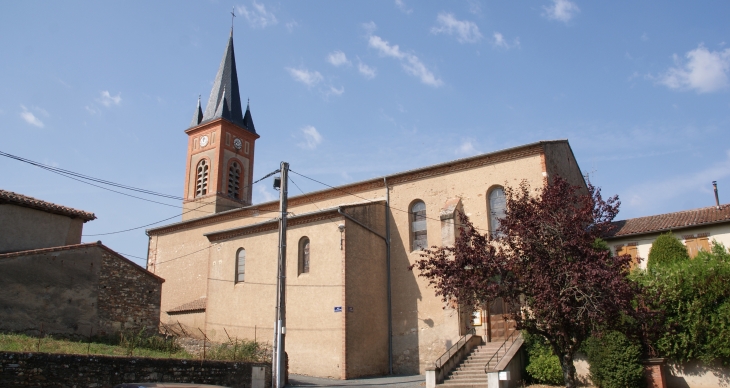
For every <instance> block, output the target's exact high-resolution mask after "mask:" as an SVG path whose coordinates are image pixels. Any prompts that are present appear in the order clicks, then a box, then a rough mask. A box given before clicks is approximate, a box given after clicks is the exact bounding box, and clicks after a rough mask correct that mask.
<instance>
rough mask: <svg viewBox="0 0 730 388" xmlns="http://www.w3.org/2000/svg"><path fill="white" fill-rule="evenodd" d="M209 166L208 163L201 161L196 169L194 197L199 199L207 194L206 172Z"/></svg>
mask: <svg viewBox="0 0 730 388" xmlns="http://www.w3.org/2000/svg"><path fill="white" fill-rule="evenodd" d="M209 169H210V166H209V165H208V161H207V160H205V159H203V160H201V161H200V162H198V168H197V169H196V176H197V180H196V185H195V196H196V197H200V196H203V195H206V194H208V170H209Z"/></svg>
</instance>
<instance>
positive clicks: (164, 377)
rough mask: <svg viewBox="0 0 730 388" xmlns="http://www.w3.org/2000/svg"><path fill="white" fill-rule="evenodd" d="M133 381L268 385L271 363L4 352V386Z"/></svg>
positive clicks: (92, 386)
mask: <svg viewBox="0 0 730 388" xmlns="http://www.w3.org/2000/svg"><path fill="white" fill-rule="evenodd" d="M133 382H134V383H139V382H175V383H199V384H212V385H223V386H227V387H232V388H264V387H268V386H270V385H271V364H268V363H247V362H226V361H200V360H178V359H160V358H136V357H112V356H93V355H92V356H84V355H72V354H47V353H15V352H0V386H2V387H63V388H66V387H68V388H82V387H83V388H87V387H88V388H107V387H109V388H111V387H113V386H114V385H116V384H121V383H133Z"/></svg>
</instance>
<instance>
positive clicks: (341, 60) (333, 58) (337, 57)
mask: <svg viewBox="0 0 730 388" xmlns="http://www.w3.org/2000/svg"><path fill="white" fill-rule="evenodd" d="M327 62H329V63H331V64H332V66H336V67H339V66H342V65H349V64H350V61H349V60H348V59H347V55H345V53H343V52H342V51H339V50H337V51H333V52H331V53H330V54H329V55H328V56H327Z"/></svg>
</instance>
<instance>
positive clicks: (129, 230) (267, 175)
mask: <svg viewBox="0 0 730 388" xmlns="http://www.w3.org/2000/svg"><path fill="white" fill-rule="evenodd" d="M278 172H279V170H278V169H277V170H274V171H272V172H270V173H268V174H266V175H265V176H263V177H261V178H260V179H258V180H256V181H255V182H252V183H251V184H249V185H247V186H245V187H244V189H247V188H250V187H252V186H253V185H255V184H256V183H259V182H261V181H262V180H264V179H266V178H268V177H270V176H272V175H274V174H276V173H278ZM208 204H209V203H204V204H203V205H200V206H198V207H196V208H194V209H190V210H188V211H185V212H183V213H182V214H187V213H190V212H193V211H196V210H198V209H200V208H202V207H204V206H208ZM271 212H273V211H265V212H264V213H271ZM180 216H181V214H176V215H174V216H172V217H168V218H165V219H163V220H160V221H156V222H153V223H150V224H145V225H142V226H137V227H134V228H129V229H124V230H117V231H114V232H107V233H95V234H84V235H83V237H92V236H106V235H110V234H117V233H124V232H131V231H133V230H137V229H142V228H146V227H148V226H152V225H156V224H159V223H162V222H165V221H169V220H171V219H173V218H177V217H180ZM251 218H268V217H259V216H251Z"/></svg>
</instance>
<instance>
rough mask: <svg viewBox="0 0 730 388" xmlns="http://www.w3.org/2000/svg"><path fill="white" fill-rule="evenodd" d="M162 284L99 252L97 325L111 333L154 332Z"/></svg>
mask: <svg viewBox="0 0 730 388" xmlns="http://www.w3.org/2000/svg"><path fill="white" fill-rule="evenodd" d="M161 283H162V280H161V279H159V278H157V277H156V276H154V275H152V274H150V273H149V272H147V271H146V270H144V269H142V268H141V267H139V266H138V265H136V264H134V263H132V262H130V261H128V260H126V259H124V258H121V257H119V256H117V255H114V254H112V253H111V252H109V251H106V250H103V251H102V254H101V271H100V272H99V301H98V303H99V307H98V308H99V312H98V314H99V324H100V326H101V327H102V328H105V329H106V330H109V332H111V333H114V332H118V331H119V330H123V329H139V328H142V327H146V328H148V329H149V330H153V331H155V332H156V331H157V327H158V326H159V322H160V321H159V320H160V298H161V291H162V284H161Z"/></svg>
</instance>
